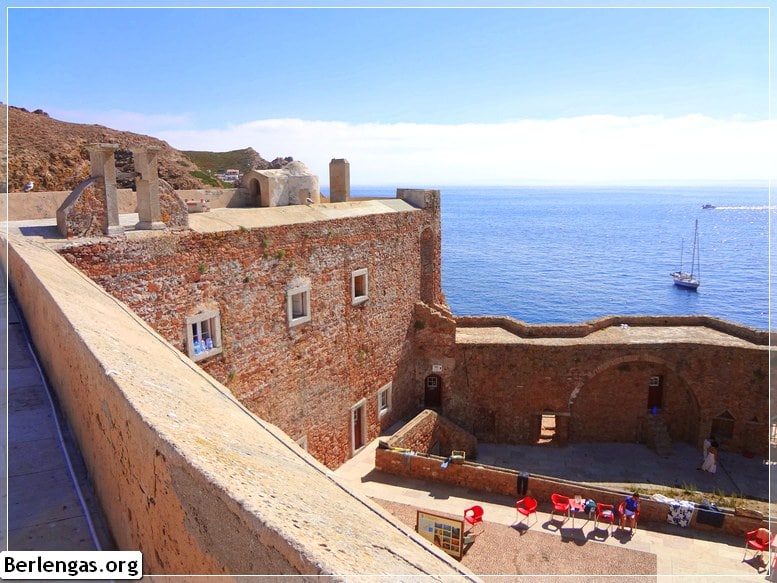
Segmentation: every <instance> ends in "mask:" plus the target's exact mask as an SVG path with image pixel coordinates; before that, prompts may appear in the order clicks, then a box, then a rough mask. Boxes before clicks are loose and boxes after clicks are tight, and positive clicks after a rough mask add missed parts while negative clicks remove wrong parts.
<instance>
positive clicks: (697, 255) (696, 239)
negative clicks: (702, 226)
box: [691, 219, 701, 279]
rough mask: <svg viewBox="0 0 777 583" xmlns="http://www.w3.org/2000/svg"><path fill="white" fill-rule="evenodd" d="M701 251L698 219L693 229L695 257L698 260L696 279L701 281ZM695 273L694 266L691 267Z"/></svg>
mask: <svg viewBox="0 0 777 583" xmlns="http://www.w3.org/2000/svg"><path fill="white" fill-rule="evenodd" d="M700 253H701V249H699V219H696V226H695V227H694V229H693V256H694V257H695V258H696V278H697V279H701V256H700ZM691 273H693V265H691Z"/></svg>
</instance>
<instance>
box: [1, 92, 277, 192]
mask: <svg viewBox="0 0 777 583" xmlns="http://www.w3.org/2000/svg"><path fill="white" fill-rule="evenodd" d="M0 105H2V110H3V116H4V117H5V111H6V108H5V105H4V104H0ZM7 123H8V145H7V148H6V147H3V154H4V155H5V152H6V151H7V156H8V178H7V184H8V191H9V192H21V191H22V190H23V187H24V185H25V183H26V182H27V181H29V180H32V181H33V182H34V183H35V188H34V190H36V191H58V190H72V189H73V188H75V186H76V185H78V184H79V183H80V182H81V181H83V180H85V179H87V178H88V177H89V173H90V170H91V167H90V162H89V151H88V146H89V144H93V143H112V144H119V150H118V152H117V153H116V167H117V171H119V172H129V171H133V170H134V167H133V164H132V153H131V151H130V148H131V147H133V146H159V147H160V148H161V151H160V154H159V158H158V160H159V176H160V177H161V178H163V179H164V180H166V181H167V182H169V183H170V184H171V185H172V186H173V187H174V188H177V189H190V188H209V187H212V186H213V184H214V183H213V182H212V181H211V184H208V183H206V182H205V181H204V180H203V179H201V177H202V178H207V175H206V174H205V173H203V172H202V170H207V169H206V168H202V169H201V168H199V167H198V166H197V165H196V164H195V163H194V162H193V161H192V160H191V159H190V158H189V157H187V155H186V154H184V153H183V152H181V151H179V150H176V149H175V148H172V147H171V146H170V145H169V144H167V142H164V141H162V140H159V139H157V138H153V137H150V136H145V135H142V134H135V133H132V132H123V131H118V130H114V129H111V128H107V127H105V126H100V125H92V124H78V123H70V122H64V121H59V120H56V119H53V118H51V117H49V116H48V114H47V113H45V112H44V111H42V110H35V111H34V112H30V111H27V110H26V109H24V108H19V107H13V106H8V119H7ZM5 135H6V132H3V133H2V136H3V139H5ZM241 152H244V153H247V154H249V155H247V156H246V159H250V160H251V163H252V164H253V165H254V167H255V168H270V167H276V168H277V167H280V166H282V165H283V163H284V162H286V161H287V160H290V158H288V159H280V158H276V160H274V161H273V162H267V161H266V160H264V159H263V158H262V157H261V156H259V154H257V153H256V152H255V151H254V150H252V149H251V148H248V149H246V150H242V151H241ZM133 185H134V184H133V181H132V180H124V181H122V180H120V181H119V186H120V187H122V188H132V187H133Z"/></svg>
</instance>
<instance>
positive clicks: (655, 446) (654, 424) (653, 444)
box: [646, 415, 674, 456]
mask: <svg viewBox="0 0 777 583" xmlns="http://www.w3.org/2000/svg"><path fill="white" fill-rule="evenodd" d="M646 438H647V439H646V441H647V446H648V447H649V448H650V449H652V450H653V451H655V452H656V453H657V454H658V455H660V456H668V455H672V453H673V452H674V448H673V447H672V438H671V437H669V430H668V429H667V427H666V423H664V420H663V419H661V416H660V415H648V416H647V436H646Z"/></svg>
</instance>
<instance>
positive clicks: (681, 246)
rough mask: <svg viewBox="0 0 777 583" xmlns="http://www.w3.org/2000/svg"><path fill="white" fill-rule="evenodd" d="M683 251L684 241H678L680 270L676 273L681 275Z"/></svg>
mask: <svg viewBox="0 0 777 583" xmlns="http://www.w3.org/2000/svg"><path fill="white" fill-rule="evenodd" d="M684 249H685V239H681V240H680V269H679V270H678V272H680V273H682V271H683V250H684Z"/></svg>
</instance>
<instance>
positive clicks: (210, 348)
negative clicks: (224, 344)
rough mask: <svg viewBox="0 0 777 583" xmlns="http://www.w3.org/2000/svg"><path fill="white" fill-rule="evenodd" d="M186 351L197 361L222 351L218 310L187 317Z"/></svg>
mask: <svg viewBox="0 0 777 583" xmlns="http://www.w3.org/2000/svg"><path fill="white" fill-rule="evenodd" d="M186 351H187V353H188V354H189V358H191V359H192V360H193V361H195V362H197V361H200V360H203V359H205V358H208V357H210V356H214V355H216V354H220V353H221V352H222V350H221V319H220V318H219V313H218V311H217V310H208V311H205V312H200V313H199V314H197V315H195V316H189V317H188V318H186Z"/></svg>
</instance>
